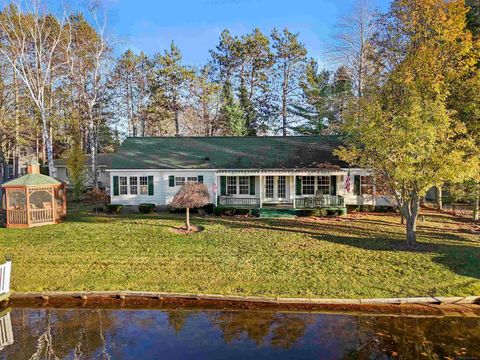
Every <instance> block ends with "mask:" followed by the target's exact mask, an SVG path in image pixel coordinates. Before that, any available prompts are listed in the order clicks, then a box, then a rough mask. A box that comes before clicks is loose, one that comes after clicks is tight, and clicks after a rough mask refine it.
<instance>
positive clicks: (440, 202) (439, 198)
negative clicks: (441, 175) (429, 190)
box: [437, 186, 443, 210]
mask: <svg viewBox="0 0 480 360" xmlns="http://www.w3.org/2000/svg"><path fill="white" fill-rule="evenodd" d="M442 196H443V194H442V188H441V187H440V186H437V209H438V210H443V199H442Z"/></svg>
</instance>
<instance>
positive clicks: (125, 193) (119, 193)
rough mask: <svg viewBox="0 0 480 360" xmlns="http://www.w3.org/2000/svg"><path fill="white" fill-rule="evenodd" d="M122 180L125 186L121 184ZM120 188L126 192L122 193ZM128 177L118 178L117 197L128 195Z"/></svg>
mask: <svg viewBox="0 0 480 360" xmlns="http://www.w3.org/2000/svg"><path fill="white" fill-rule="evenodd" d="M122 179H124V180H125V184H122ZM122 188H125V189H126V191H125V192H122ZM128 190H129V189H128V176H119V177H118V195H128V194H129V191H128Z"/></svg>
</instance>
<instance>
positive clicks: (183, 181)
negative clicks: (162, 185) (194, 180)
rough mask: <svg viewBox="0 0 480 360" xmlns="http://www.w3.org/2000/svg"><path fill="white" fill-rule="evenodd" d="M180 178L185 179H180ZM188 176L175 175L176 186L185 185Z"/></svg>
mask: <svg viewBox="0 0 480 360" xmlns="http://www.w3.org/2000/svg"><path fill="white" fill-rule="evenodd" d="M180 179H183V180H181V181H179V180H180ZM185 182H186V177H185V176H175V186H183V185H185Z"/></svg>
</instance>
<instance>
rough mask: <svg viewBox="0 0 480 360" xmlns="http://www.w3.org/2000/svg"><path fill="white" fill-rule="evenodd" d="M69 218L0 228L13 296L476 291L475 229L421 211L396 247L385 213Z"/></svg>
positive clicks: (478, 254) (392, 220) (80, 214)
mask: <svg viewBox="0 0 480 360" xmlns="http://www.w3.org/2000/svg"><path fill="white" fill-rule="evenodd" d="M87 210H88V209H87V208H78V209H76V210H75V211H71V212H70V215H69V217H68V220H67V221H66V222H64V223H62V224H59V225H49V226H44V227H38V228H33V229H4V228H0V257H2V256H3V255H7V254H8V255H12V256H13V259H14V263H13V276H12V288H13V290H14V291H54V290H142V291H167V292H187V293H214V294H235V295H256V296H292V297H324V298H325V297H329V298H365V297H395V296H426V295H437V296H456V295H459V296H462V295H480V236H479V235H478V232H477V233H474V231H473V228H474V225H473V224H472V223H469V222H464V221H461V220H460V219H456V218H454V217H451V216H448V215H445V214H438V213H434V212H431V213H428V214H426V215H425V221H424V222H420V224H419V225H420V226H419V229H418V234H419V239H418V240H419V246H418V248H417V249H415V250H414V251H412V250H407V249H405V248H404V246H403V243H404V230H403V227H402V226H401V225H400V224H399V218H398V216H397V215H394V214H352V215H349V216H348V217H346V218H341V219H319V220H311V219H285V220H284V219H247V218H219V217H208V218H194V219H193V221H192V222H193V223H194V224H196V225H200V226H202V227H204V228H205V230H204V231H202V232H199V233H195V234H190V235H188V236H186V235H180V234H175V233H174V232H172V231H171V228H172V227H175V226H181V225H182V224H183V220H182V216H181V215H176V214H153V215H140V214H128V215H93V214H91V213H90V212H89V211H87Z"/></svg>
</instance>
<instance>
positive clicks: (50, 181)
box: [2, 174, 61, 186]
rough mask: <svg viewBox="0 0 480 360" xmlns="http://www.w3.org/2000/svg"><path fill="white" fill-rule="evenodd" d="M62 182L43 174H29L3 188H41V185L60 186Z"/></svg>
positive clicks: (11, 181) (6, 184)
mask: <svg viewBox="0 0 480 360" xmlns="http://www.w3.org/2000/svg"><path fill="white" fill-rule="evenodd" d="M59 184H61V182H60V181H58V180H55V179H54V178H52V177H50V176H47V175H42V174H27V175H23V176H20V177H19V178H16V179H13V180H10V181H7V182H6V183H3V184H2V186H39V185H59Z"/></svg>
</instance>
